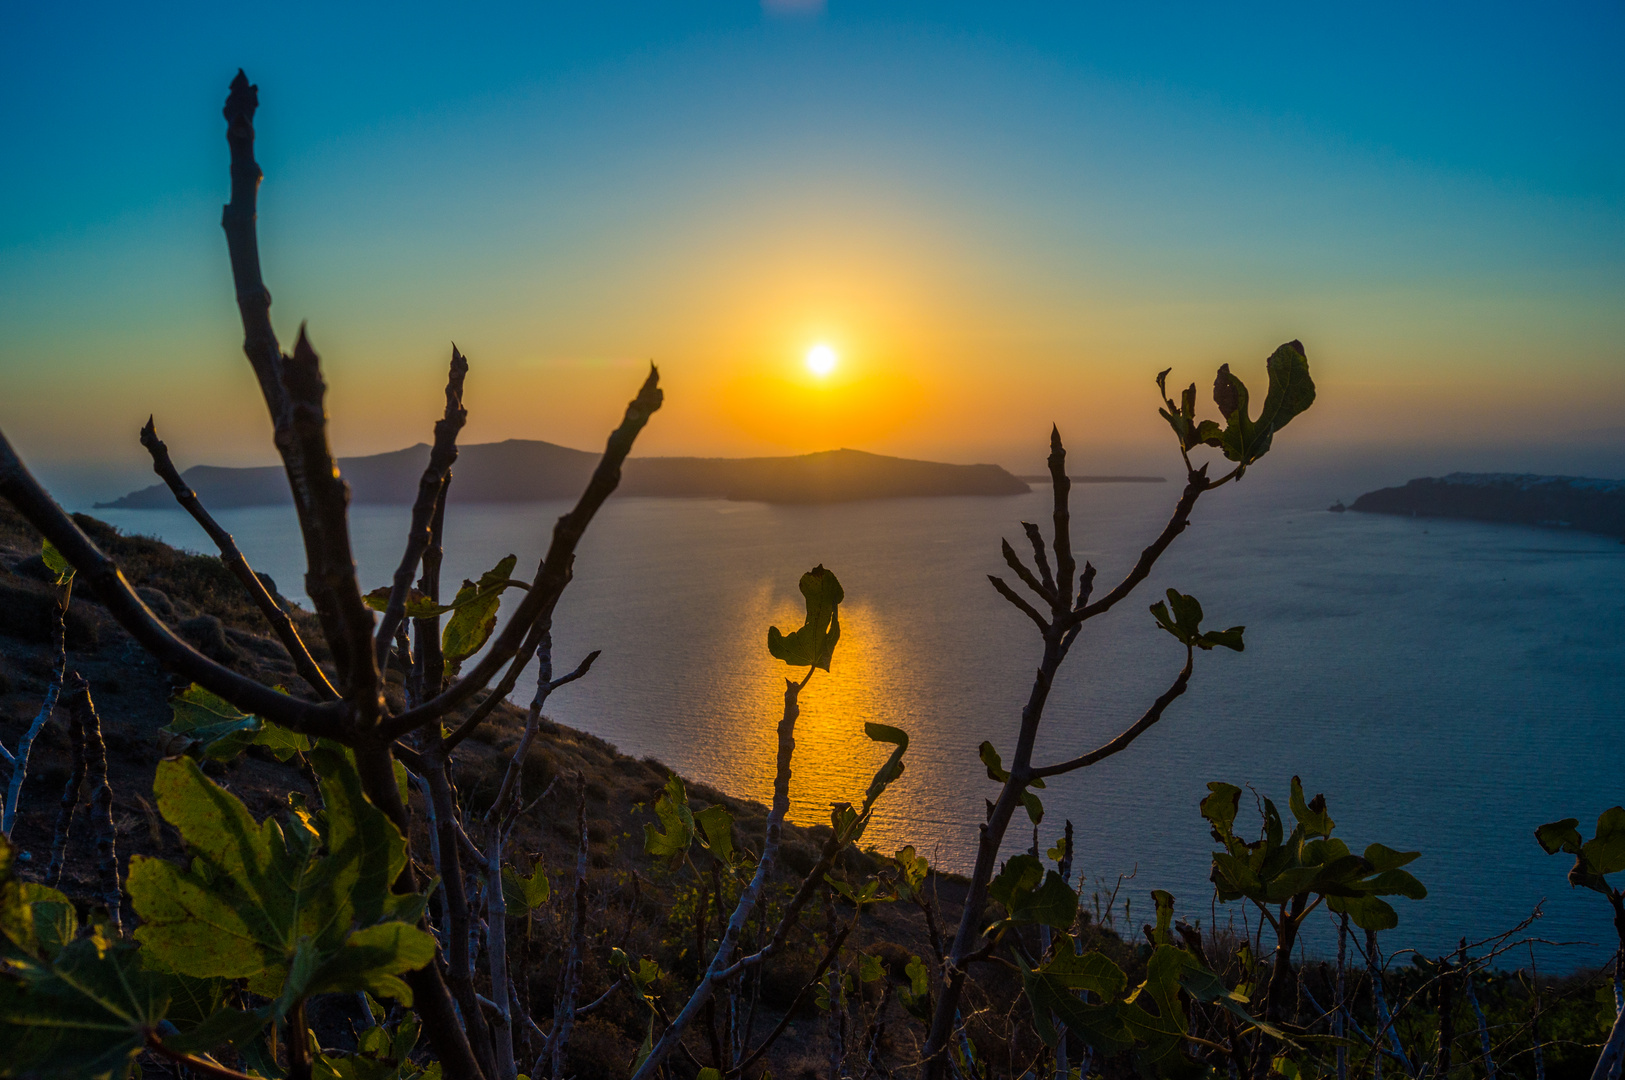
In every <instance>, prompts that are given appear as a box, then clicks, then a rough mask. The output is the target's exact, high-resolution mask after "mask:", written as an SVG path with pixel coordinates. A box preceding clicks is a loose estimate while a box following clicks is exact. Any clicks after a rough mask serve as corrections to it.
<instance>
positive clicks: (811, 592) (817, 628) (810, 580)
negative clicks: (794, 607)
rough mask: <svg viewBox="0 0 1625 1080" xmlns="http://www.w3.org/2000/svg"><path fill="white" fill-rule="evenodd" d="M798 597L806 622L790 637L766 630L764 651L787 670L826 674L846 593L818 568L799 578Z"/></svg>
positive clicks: (829, 572) (839, 624)
mask: <svg viewBox="0 0 1625 1080" xmlns="http://www.w3.org/2000/svg"><path fill="white" fill-rule="evenodd" d="M801 595H802V596H803V597H805V598H806V601H807V620H806V622H804V623H803V624H802V626H801V628H800V629H799V630H796V631H794V632H792V633H790V634H782V633H780V632H779V628H778V627H776V626H773V627H769V628H768V631H767V651H768V652H769V653H771V654H772V655H773V656H774V657H776V658H778V659H780V660H783V661H784V662H785V663H786V664H789V665H790V666H791V667H820V668H823V669H824V670H825V671H828V670H829V665H830V660H831V658H832V657H833V656H834V653H835V643H836V642H837V641H839V640H840V638H841V618H840V606H841V601H842V600H844V599H845V598H846V593H845V591H844V590H842V588H841V583H840V582H839V581H837V580H836V578H835V574H834V573H833V572H832V571H829V570H825V569H824V567H823V565H822V564H820V565H818V566H815V567H813V568H812V569H811V570H809V571H807V572H806V573H805V574H802V575H801Z"/></svg>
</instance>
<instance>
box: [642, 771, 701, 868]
mask: <svg viewBox="0 0 1625 1080" xmlns="http://www.w3.org/2000/svg"><path fill="white" fill-rule="evenodd" d="M655 816H656V817H658V818H659V819H660V822H661V824H662V825H664V826H665V828H664V829H663V830H662V829H656V828H655V827H654V826H653V825H644V826H643V850H644V852H645V853H647V854H649V855H653V856H654V857H655V858H657V859H667V860H669V861H670V862H671V863H672V864H673V865H675V864H677V863H678V862H681V861H682V859H683V856H685V855H687V854H688V846H689V844H690V843H692V842H693V840H694V815H693V813H692V812H691V811H690V810H689V808H688V790H687V789H686V788H685V787H684V786H683V778H682V777H680V776H678V775H677V774H676V773H672V775H671V776H670V777H669V778H668V779H667V780H666V790H665V791H664V792H662V793H661V795H660V798H658V799H656V800H655Z"/></svg>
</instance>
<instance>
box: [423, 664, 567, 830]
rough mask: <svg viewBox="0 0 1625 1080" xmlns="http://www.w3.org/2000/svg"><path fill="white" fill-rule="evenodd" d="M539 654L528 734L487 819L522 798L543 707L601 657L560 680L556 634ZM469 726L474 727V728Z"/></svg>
mask: <svg viewBox="0 0 1625 1080" xmlns="http://www.w3.org/2000/svg"><path fill="white" fill-rule="evenodd" d="M538 653H539V655H540V656H541V658H542V659H541V664H540V666H539V667H538V668H537V671H536V694H535V696H534V697H532V698H531V701H530V712H529V715H527V716H526V718H525V733H524V735H522V736H520V738H519V745H518V746H516V747H514V751H513V755H512V756H511V757H510V758H509V759H508V770H507V772H506V773H504V774H503V776H502V787H501V788H499V789H498V790H497V797H496V798H495V799H493V800H492V802H491V808H490V809H489V810H487V811H486V812H485V820H487V821H497V820H501V818H502V817H503V815H504V814H506V813H507V811H508V807H509V805H510V804H516V803H517V801H518V799H519V778H520V777H521V776H523V775H524V768H525V755H527V754H529V753H530V746H531V743H533V742H535V740H536V732H537V731H538V730H539V729H540V728H541V724H542V709H543V708H544V707H546V705H547V699H548V698H549V697H550V696H552V693H553V691H555V690H557V689H558V688H559V687H561V686H563V685H565V684H566V683H572V682H575V681H576V680H577V679H579V678H581V676H583V675H585V674H586V673H587V672H588V670H589V669H591V667H592V662H593V661H594V660H596V659H598V655H599V650H597V649H594V650H593V651H592V652H591V653H589V654H588V656H587V658H586V659H585V660H583V661H581V663H580V664H578V665H576V669H575V670H574V671H572V672H570V674H568V675H566V676H564V677H563V678H560V679H554V678H551V677H550V676H551V675H552V674H553V635H552V634H549V635H547V638H546V640H545V641H544V642H543V643H542V648H541V649H539V650H538ZM470 722H472V718H470ZM463 727H464V728H469V725H468V724H464V725H463ZM469 729H470V730H472V728H469ZM462 734H463V728H459V729H458V730H457V731H456V732H455V733H454V735H453V738H455V737H456V736H459V735H462ZM446 742H447V745H448V747H449V746H451V745H453V744H452V742H451V740H450V739H448V740H446Z"/></svg>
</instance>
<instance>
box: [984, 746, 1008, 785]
mask: <svg viewBox="0 0 1625 1080" xmlns="http://www.w3.org/2000/svg"><path fill="white" fill-rule="evenodd" d="M977 753H979V754H980V755H981V757H982V764H983V765H986V766H987V778H988V779H989V780H996V781H998V782H999V783H1001V784H1002V783H1004V782H1005V781H1006V780H1008V779H1010V774H1009V773H1008V772H1006V771H1005V768H1004V760H1003V759H1002V758H1000V757H999V752H998V751H997V750H995V749H994V748H993V744H992V743H990V742H986V741H983V743H982V745H981V746H980V747H978V748H977Z"/></svg>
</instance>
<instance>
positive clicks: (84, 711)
mask: <svg viewBox="0 0 1625 1080" xmlns="http://www.w3.org/2000/svg"><path fill="white" fill-rule="evenodd" d="M68 713H69V714H70V715H71V716H72V717H73V720H72V723H73V726H74V727H75V728H77V729H78V738H79V742H80V745H81V746H82V747H83V751H84V758H85V764H86V766H87V771H88V772H89V777H88V779H89V780H90V782H91V785H92V787H91V789H90V814H91V820H92V821H94V822H95V825H96V876H97V878H98V879H99V880H98V882H97V884H98V891H97V894H96V895H97V896H98V898H99V899H100V900H101V902H102V906H103V907H105V908H107V916H108V918H109V919H110V920H111V921H112V923H113V929H114V930H115V931H117V932H118V933H119V934H123V933H124V919H123V916H122V915H121V914H120V908H121V906H122V904H123V891H124V890H123V888H122V887H121V885H120V882H119V875H118V830H117V829H116V828H115V827H114V825H113V787H112V785H111V784H109V783H108V781H107V744H106V743H105V742H104V741H103V740H102V720H101V717H100V716H98V715H96V703H95V702H94V701H92V700H91V699H90V685H89V684H88V683H86V682H85V680H84V679H82V678H80V677H79V676H78V675H77V674H75V675H74V688H73V694H72V696H71V697H69V699H68Z"/></svg>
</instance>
